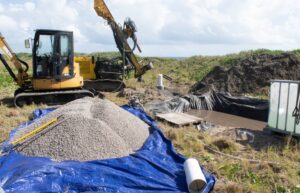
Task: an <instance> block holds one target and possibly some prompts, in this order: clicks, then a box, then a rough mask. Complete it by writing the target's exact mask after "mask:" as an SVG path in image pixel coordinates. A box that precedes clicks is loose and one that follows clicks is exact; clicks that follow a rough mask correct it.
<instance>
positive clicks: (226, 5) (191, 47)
mask: <svg viewBox="0 0 300 193" xmlns="http://www.w3.org/2000/svg"><path fill="white" fill-rule="evenodd" d="M106 3H107V5H108V7H109V9H110V10H111V12H112V14H113V15H114V17H115V19H116V20H117V22H119V23H123V21H124V19H125V18H126V17H128V16H129V17H131V18H132V19H133V20H134V21H135V23H136V26H137V28H138V33H137V36H138V40H139V43H140V45H141V48H142V50H143V53H142V55H144V56H173V57H184V56H192V55H219V54H227V53H233V52H239V51H242V50H249V49H256V48H268V49H283V50H291V49H297V48H299V47H300V3H299V1H298V0H106ZM41 28H46V29H60V30H72V31H74V38H75V51H77V52H86V53H88V52H96V51H116V50H117V49H116V46H115V44H114V40H113V36H112V33H111V30H110V28H109V27H108V26H107V25H106V24H105V21H104V20H103V19H102V18H100V17H98V16H97V15H96V13H95V11H94V9H93V0H29V1H23V0H0V29H1V33H2V34H3V35H4V36H5V37H6V39H7V41H8V42H9V44H10V45H11V47H12V48H13V49H14V50H15V51H16V52H19V51H27V52H30V50H26V49H24V39H26V38H29V37H33V34H34V30H35V29H41Z"/></svg>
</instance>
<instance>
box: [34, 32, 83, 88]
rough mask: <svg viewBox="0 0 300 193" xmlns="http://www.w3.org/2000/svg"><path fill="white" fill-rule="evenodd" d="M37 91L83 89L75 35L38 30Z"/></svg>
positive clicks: (36, 55) (35, 62) (35, 63)
mask: <svg viewBox="0 0 300 193" xmlns="http://www.w3.org/2000/svg"><path fill="white" fill-rule="evenodd" d="M32 66H33V74H32V85H33V89H34V90H63V89H77V88H78V89H79V88H82V87H83V77H82V76H80V69H79V64H78V63H76V62H74V45H73V32H68V31H59V30H46V29H43V30H41V29H40V30H36V33H35V36H34V41H33V48H32Z"/></svg>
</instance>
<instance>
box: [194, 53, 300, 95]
mask: <svg viewBox="0 0 300 193" xmlns="http://www.w3.org/2000/svg"><path fill="white" fill-rule="evenodd" d="M299 69H300V59H299V57H298V56H297V55H295V54H292V53H283V54H280V55H271V54H260V55H253V56H251V57H248V58H245V59H241V61H239V62H238V63H237V65H235V66H232V67H230V68H225V67H220V66H217V67H215V68H214V70H213V71H211V72H210V73H209V74H208V75H207V76H206V77H205V78H204V79H203V80H202V83H204V84H206V85H214V87H215V88H216V89H217V90H218V91H224V92H230V93H231V94H235V95H239V94H246V93H261V94H268V89H267V88H268V87H269V85H270V80H275V79H283V80H299V79H300V70H299ZM201 86H203V85H202V84H201V83H197V84H196V85H194V87H193V88H192V91H196V90H198V89H200V88H201Z"/></svg>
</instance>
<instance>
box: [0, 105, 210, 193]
mask: <svg viewBox="0 0 300 193" xmlns="http://www.w3.org/2000/svg"><path fill="white" fill-rule="evenodd" d="M123 108H124V109H126V110H127V111H129V112H131V113H133V114H134V115H136V116H138V117H139V118H141V119H142V120H143V121H145V122H146V123H148V124H149V125H150V126H151V135H150V137H149V138H148V139H147V141H146V142H145V144H144V146H143V147H142V148H141V149H140V150H139V151H137V152H135V153H133V154H131V155H129V156H127V157H123V158H119V159H109V160H98V161H89V162H78V161H64V162H54V161H51V160H50V159H48V158H39V157H28V156H24V155H21V154H18V153H16V152H11V153H10V154H8V155H6V156H3V157H0V187H1V188H2V189H3V190H4V191H5V192H6V193H10V192H70V193H72V192H120V193H121V192H148V193H150V192H164V193H166V192H188V188H187V184H186V177H185V173H184V169H183V163H184V161H185V160H186V158H185V157H183V156H182V155H180V154H178V153H176V151H175V150H174V148H173V145H172V143H171V141H170V140H168V139H167V138H166V137H165V136H164V134H163V133H162V132H161V130H160V129H159V128H158V127H157V125H156V123H155V121H154V120H152V119H151V118H150V117H149V116H147V115H146V114H145V113H144V112H143V111H141V110H136V109H133V108H130V107H128V106H124V107H123ZM35 113H37V114H36V117H37V118H40V117H41V116H44V115H45V114H46V113H48V111H45V110H44V111H40V112H38V111H35ZM19 129H20V127H19ZM99 137H101V136H99ZM202 169H203V171H204V174H205V177H206V180H207V182H208V185H207V186H206V188H205V189H204V190H203V191H202V192H203V193H208V192H210V191H211V190H212V188H213V186H214V184H215V181H216V180H215V177H214V176H212V175H211V174H209V173H207V172H206V171H205V170H204V168H202Z"/></svg>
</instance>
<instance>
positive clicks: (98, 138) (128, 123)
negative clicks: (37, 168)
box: [11, 98, 149, 161]
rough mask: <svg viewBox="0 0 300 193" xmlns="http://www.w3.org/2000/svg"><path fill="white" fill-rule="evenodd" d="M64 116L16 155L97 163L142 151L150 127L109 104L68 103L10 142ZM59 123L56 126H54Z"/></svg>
mask: <svg viewBox="0 0 300 193" xmlns="http://www.w3.org/2000/svg"><path fill="white" fill-rule="evenodd" d="M60 115H63V119H62V120H64V121H63V122H61V123H60V121H57V122H56V123H54V124H53V125H54V127H53V125H52V127H51V126H50V127H48V128H47V129H45V130H44V131H43V132H41V133H40V134H37V135H36V137H34V138H32V139H30V140H27V141H26V142H25V143H23V144H22V145H21V146H19V147H17V149H16V150H17V151H18V152H20V153H22V154H25V155H29V156H43V157H50V158H52V159H53V160H56V161H63V160H79V161H88V160H99V159H110V158H118V157H123V156H127V155H129V154H130V153H132V152H134V151H135V150H138V149H139V148H141V147H142V146H143V144H144V142H145V140H146V139H147V138H148V136H149V126H148V125H147V124H145V123H144V122H143V121H141V120H140V119H138V118H137V117H135V116H133V115H132V114H131V113H129V112H127V111H125V110H123V109H122V108H120V107H119V106H117V105H115V104H114V103H112V102H110V101H108V100H102V99H98V98H83V99H78V100H76V101H73V102H70V103H68V104H66V105H64V106H62V107H60V108H58V109H57V110H55V111H53V112H51V113H49V114H48V115H47V116H45V117H43V118H41V119H39V120H38V121H36V122H35V123H34V124H32V125H30V126H28V127H26V128H24V129H21V130H20V131H18V132H17V133H16V135H15V136H14V138H13V139H11V142H12V141H14V140H15V139H17V138H18V137H20V136H22V135H24V134H25V133H28V132H30V131H31V130H33V129H35V128H37V127H38V126H40V125H42V124H44V123H46V122H47V121H49V120H52V119H53V118H56V117H58V116H60ZM57 123H60V124H58V125H56V126H55V124H57Z"/></svg>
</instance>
